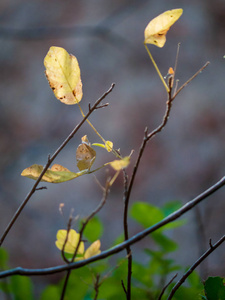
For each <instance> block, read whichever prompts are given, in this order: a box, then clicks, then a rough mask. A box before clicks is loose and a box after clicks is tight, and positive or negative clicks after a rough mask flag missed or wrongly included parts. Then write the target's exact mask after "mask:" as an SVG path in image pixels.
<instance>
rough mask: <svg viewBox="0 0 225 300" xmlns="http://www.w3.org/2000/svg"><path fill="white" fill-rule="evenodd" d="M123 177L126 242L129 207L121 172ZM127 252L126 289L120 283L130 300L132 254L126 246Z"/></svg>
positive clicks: (126, 186) (126, 238)
mask: <svg viewBox="0 0 225 300" xmlns="http://www.w3.org/2000/svg"><path fill="white" fill-rule="evenodd" d="M123 176H124V197H123V198H124V214H123V230H124V240H125V241H127V240H128V239H129V234H128V221H127V216H128V206H129V198H128V197H127V191H128V176H127V173H126V171H125V170H123ZM126 251H127V259H128V266H127V288H125V286H124V282H123V281H122V286H123V290H124V291H125V294H126V298H127V300H130V299H131V275H132V252H131V248H130V246H129V245H128V246H127V247H126Z"/></svg>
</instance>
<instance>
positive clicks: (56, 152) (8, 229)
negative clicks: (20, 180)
mask: <svg viewBox="0 0 225 300" xmlns="http://www.w3.org/2000/svg"><path fill="white" fill-rule="evenodd" d="M114 86H115V84H114V83H113V84H112V85H111V87H110V88H109V90H108V91H107V92H106V93H104V94H103V95H102V96H101V97H100V98H99V99H98V100H97V101H96V102H95V104H94V105H93V107H92V108H91V110H90V111H89V112H88V113H87V114H86V116H85V117H84V118H83V119H82V121H81V122H80V123H79V124H78V125H77V126H76V127H75V128H74V129H73V131H72V132H71V133H70V134H69V135H68V137H67V138H66V139H65V140H64V142H63V143H62V144H61V146H60V147H59V148H58V149H57V150H56V151H55V153H54V154H53V155H52V156H49V157H48V161H47V163H46V165H45V166H44V168H43V170H42V172H41V174H40V176H39V177H38V179H37V180H36V182H35V184H34V185H33V187H32V189H31V190H30V192H29V193H28V195H27V196H26V198H25V199H24V200H23V202H22V203H21V205H20V206H19V208H18V209H17V211H16V212H15V214H14V216H13V217H12V219H11V221H10V222H9V224H8V225H7V227H6V229H5V231H4V233H3V235H2V237H1V240H0V247H1V245H2V243H3V241H4V240H5V238H6V236H7V234H8V233H9V231H10V229H11V228H12V226H13V224H14V223H15V221H16V220H17V218H18V217H19V215H20V214H21V212H22V210H23V208H24V207H25V205H26V204H27V202H28V201H29V199H30V198H31V196H32V195H33V194H34V193H35V191H36V188H37V186H38V184H39V182H40V181H41V179H42V177H43V175H44V174H45V172H46V171H47V169H48V168H49V166H50V165H51V163H52V162H53V161H54V159H55V158H56V157H57V155H58V154H59V153H60V152H61V151H62V149H63V148H64V147H65V146H66V145H67V144H68V143H69V141H70V140H71V139H72V138H73V137H74V135H75V134H76V133H77V131H78V130H79V129H80V127H81V126H82V125H83V124H84V122H85V121H86V120H87V118H88V117H89V116H90V115H91V114H92V113H93V112H94V111H95V110H96V109H97V108H98V106H99V104H100V103H101V101H102V100H103V99H104V98H105V97H106V96H107V95H108V94H109V93H111V91H112V89H113V88H114Z"/></svg>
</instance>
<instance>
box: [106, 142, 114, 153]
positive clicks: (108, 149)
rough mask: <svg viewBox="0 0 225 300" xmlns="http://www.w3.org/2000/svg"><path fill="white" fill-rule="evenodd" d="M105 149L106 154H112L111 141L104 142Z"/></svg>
mask: <svg viewBox="0 0 225 300" xmlns="http://www.w3.org/2000/svg"><path fill="white" fill-rule="evenodd" d="M105 149H106V150H107V151H108V152H112V149H113V142H111V141H106V142H105Z"/></svg>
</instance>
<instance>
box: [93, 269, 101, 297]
mask: <svg viewBox="0 0 225 300" xmlns="http://www.w3.org/2000/svg"><path fill="white" fill-rule="evenodd" d="M99 280H100V275H99V274H97V275H96V281H95V286H94V290H95V297H94V300H97V299H98V293H99V287H100V285H101V283H100V282H99Z"/></svg>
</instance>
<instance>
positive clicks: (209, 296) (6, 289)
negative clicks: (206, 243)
mask: <svg viewBox="0 0 225 300" xmlns="http://www.w3.org/2000/svg"><path fill="white" fill-rule="evenodd" d="M178 208H179V203H178V202H170V203H169V204H166V206H164V207H162V208H158V207H156V206H153V205H150V204H147V203H144V202H136V203H134V204H133V206H132V207H131V209H130V215H131V217H132V218H133V219H134V220H135V221H137V222H138V223H139V224H140V225H141V226H143V227H148V226H151V225H153V224H154V223H156V222H158V221H160V220H161V219H162V218H164V217H165V216H166V215H168V214H169V213H171V212H173V210H175V209H178ZM140 216H141V218H140ZM182 223H183V222H174V223H172V224H170V226H165V227H163V228H161V229H160V230H159V231H156V232H155V233H154V234H151V235H149V238H150V237H151V238H153V240H154V242H155V244H156V245H155V246H156V247H154V248H156V249H154V250H152V249H144V254H145V255H146V257H147V261H146V260H145V263H140V262H138V261H135V260H134V259H135V258H134V257H133V266H132V299H143V300H145V299H146V300H147V299H148V300H149V299H158V297H159V295H160V293H161V291H162V289H163V288H164V286H165V285H166V284H167V283H168V282H169V280H170V279H171V278H172V277H173V276H174V275H175V273H176V272H178V271H180V272H184V271H185V270H184V269H183V268H182V266H180V265H177V264H176V262H175V261H174V260H173V259H171V258H169V253H170V252H174V251H176V250H177V249H178V248H179V247H178V245H177V243H176V242H175V241H173V240H172V239H170V238H168V236H167V235H166V234H165V232H166V231H168V230H169V229H170V230H171V229H172V228H175V227H177V226H181V225H182ZM102 233H103V226H102V224H101V221H100V220H99V218H97V217H95V218H93V219H92V220H91V221H90V223H89V224H88V226H87V228H86V230H85V238H88V239H89V240H90V241H93V240H96V239H98V238H100V237H101V235H102ZM117 240H118V239H117ZM0 267H1V269H2V270H5V269H8V268H9V267H8V254H7V252H6V251H5V250H4V249H0ZM97 278H99V281H98V280H97ZM126 278H127V263H126V259H124V258H122V259H118V260H117V263H116V266H113V267H112V266H111V264H110V261H109V260H104V261H100V262H96V263H94V264H91V265H89V266H85V267H83V268H80V269H77V270H74V271H73V272H72V273H71V276H70V279H69V282H68V286H67V291H66V297H65V299H68V300H70V299H74V297H76V299H77V300H79V299H80V300H88V299H94V297H95V295H96V293H98V296H97V299H108V300H111V299H112V300H113V299H118V300H120V299H121V300H122V299H124V297H125V294H124V291H123V288H122V284H121V282H122V281H123V282H124V284H125V283H126ZM63 283H64V279H63V280H61V281H60V282H59V283H58V284H57V285H48V286H47V287H46V288H45V289H44V291H43V292H42V294H41V297H40V300H49V299H55V300H57V299H60V295H61V292H62V288H63ZM174 285H175V284H174V283H172V284H170V286H169V287H168V289H167V290H166V291H165V293H164V295H163V296H162V300H165V299H167V297H168V295H169V293H170V291H171V289H172V288H173V286H174ZM96 290H97V292H96ZM0 291H1V292H0V296H1V294H2V297H3V295H4V296H5V298H6V299H8V298H7V296H9V295H10V296H11V298H9V299H15V300H22V299H31V300H32V299H37V298H35V296H34V293H33V283H32V280H31V279H30V278H28V277H24V276H12V277H9V278H6V279H4V280H2V281H1V283H0ZM173 299H174V300H180V299H182V300H189V299H202V300H203V299H204V300H222V299H225V287H224V279H223V278H221V277H209V278H208V279H207V280H206V281H205V282H204V284H203V283H202V282H201V279H200V277H199V275H198V274H197V273H196V272H193V273H192V274H191V275H190V276H189V277H188V279H187V282H185V285H183V286H181V287H180V288H179V289H178V290H177V292H176V293H175V295H174V297H173Z"/></svg>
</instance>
